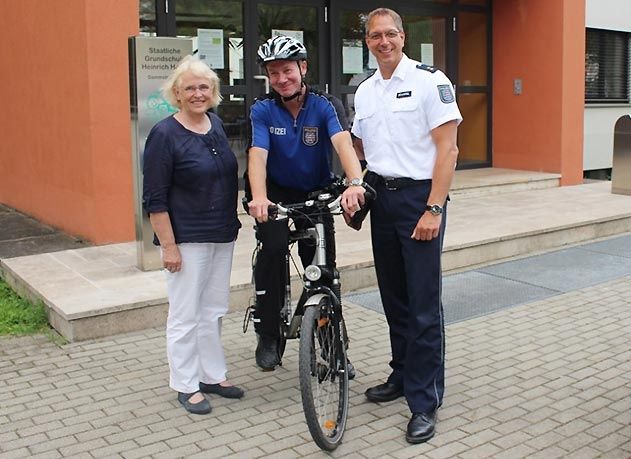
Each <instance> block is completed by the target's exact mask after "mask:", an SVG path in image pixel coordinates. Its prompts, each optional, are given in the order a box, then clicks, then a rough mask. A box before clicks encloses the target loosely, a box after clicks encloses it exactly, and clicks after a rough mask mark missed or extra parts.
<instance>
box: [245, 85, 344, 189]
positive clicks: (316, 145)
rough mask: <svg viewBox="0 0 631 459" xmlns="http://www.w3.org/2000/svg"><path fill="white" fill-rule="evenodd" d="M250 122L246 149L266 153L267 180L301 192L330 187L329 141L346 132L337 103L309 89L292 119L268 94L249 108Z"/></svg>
mask: <svg viewBox="0 0 631 459" xmlns="http://www.w3.org/2000/svg"><path fill="white" fill-rule="evenodd" d="M250 121H251V123H252V141H251V143H250V146H252V147H259V148H262V149H264V150H267V152H268V155H267V177H268V179H270V180H272V181H273V182H274V183H276V184H277V185H280V186H282V187H287V188H293V189H297V190H301V191H313V190H316V189H318V188H321V187H323V186H326V185H328V184H329V183H331V181H332V180H333V172H332V171H331V150H332V148H333V146H332V144H331V137H332V136H334V135H335V134H337V133H339V132H342V131H344V130H346V129H347V128H348V126H347V121H346V116H345V115H344V107H343V105H342V102H341V101H340V100H339V99H337V98H336V97H333V96H331V95H330V94H324V93H320V92H316V91H313V90H311V89H309V90H307V92H306V94H305V100H304V103H303V106H302V109H301V110H300V113H299V114H298V118H297V119H294V118H293V116H292V115H291V113H290V112H289V111H288V110H287V109H286V108H285V107H284V105H283V104H282V102H281V101H280V98H279V97H278V95H276V94H273V93H270V94H268V95H267V96H265V97H264V98H261V99H257V100H256V101H255V103H254V104H253V105H252V108H251V109H250Z"/></svg>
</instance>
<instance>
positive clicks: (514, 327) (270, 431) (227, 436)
mask: <svg viewBox="0 0 631 459" xmlns="http://www.w3.org/2000/svg"><path fill="white" fill-rule="evenodd" d="M346 311H347V312H346V313H345V316H346V318H347V320H348V322H349V330H350V334H351V339H352V342H351V349H350V351H349V355H350V357H351V359H352V360H353V362H354V364H355V366H356V368H357V371H358V374H357V378H356V379H355V381H353V382H352V383H351V407H350V414H349V421H348V428H347V432H346V435H345V437H344V442H343V444H342V445H341V446H340V447H339V448H338V449H337V450H336V451H335V452H334V453H333V454H332V455H331V456H333V457H357V458H373V457H379V458H383V457H393V458H408V457H421V458H430V459H439V458H462V459H465V458H487V457H489V458H519V457H528V458H546V459H548V458H555V457H572V458H590V457H605V458H629V457H631V358H630V357H631V276H627V277H622V278H619V279H616V280H613V281H609V282H606V283H602V284H599V285H596V286H592V287H589V288H584V289H581V290H575V291H571V292H568V293H565V294H562V295H557V296H554V297H551V298H547V299H544V300H540V301H536V302H532V303H528V304H522V305H520V306H516V307H512V308H509V309H504V310H501V311H499V312H495V313H492V314H489V315H486V316H483V317H478V318H475V319H469V320H466V321H463V322H458V323H455V324H451V325H449V326H447V380H446V381H447V388H446V396H445V400H444V405H443V408H442V409H441V410H440V411H439V416H438V419H439V422H438V426H437V434H436V436H435V437H434V438H433V439H432V440H430V441H429V442H428V443H426V444H423V445H415V446H412V445H408V444H407V443H406V442H405V439H404V428H405V425H406V423H407V420H408V416H409V413H408V410H407V406H406V404H405V402H404V401H402V400H401V399H399V400H397V401H396V402H392V403H387V404H379V405H377V404H372V403H368V402H367V401H366V400H365V398H364V395H363V393H364V391H365V390H366V388H368V387H370V386H372V385H374V384H376V383H378V382H381V381H382V380H383V379H384V378H385V377H386V375H387V361H388V355H389V343H388V335H387V328H386V324H385V319H384V317H383V315H381V314H379V313H378V312H375V311H372V310H368V309H365V308H363V307H361V306H358V305H354V304H348V305H347V309H346ZM241 324H242V315H241V313H232V314H229V315H228V316H227V317H226V318H225V319H224V336H223V338H224V347H225V349H226V354H227V360H228V364H229V377H230V379H231V380H232V381H234V382H235V383H237V384H239V385H241V386H243V387H244V388H245V389H246V390H247V393H246V397H245V398H244V399H242V400H236V401H235V400H225V399H219V398H218V397H216V396H212V397H211V399H210V400H211V404H212V406H213V412H212V413H211V414H210V415H209V416H195V415H189V414H187V413H186V412H185V411H184V410H183V409H182V408H181V407H180V406H179V405H178V403H177V401H176V398H175V394H174V392H172V391H171V390H170V389H169V388H168V387H167V381H168V374H167V362H166V356H165V343H164V330H163V329H148V330H146V331H143V332H135V333H130V334H125V335H119V336H115V337H111V338H108V339H99V340H94V341H87V342H80V343H72V344H67V345H62V346H58V345H56V344H53V343H52V342H50V341H49V340H48V339H47V338H45V337H43V336H35V337H26V338H4V339H0V457H1V458H3V459H4V458H19V457H46V458H56V457H85V458H99V457H123V458H139V457H156V458H175V457H203V458H212V457H231V456H233V457H239V458H248V457H266V456H273V457H275V458H293V457H314V458H317V457H326V456H327V455H326V454H324V453H322V452H321V451H319V449H318V448H317V447H316V446H315V444H314V443H313V442H312V440H311V438H310V436H309V433H308V430H307V426H306V424H305V422H304V416H303V413H302V406H301V400H300V391H299V387H298V378H297V355H296V350H297V342H290V343H289V344H288V350H287V353H286V356H285V358H284V366H283V367H282V368H280V369H278V370H277V371H275V372H269V373H262V372H259V371H258V370H257V369H256V368H255V366H254V362H253V350H254V346H255V339H254V334H253V331H252V330H250V331H248V334H247V335H243V334H242V332H241Z"/></svg>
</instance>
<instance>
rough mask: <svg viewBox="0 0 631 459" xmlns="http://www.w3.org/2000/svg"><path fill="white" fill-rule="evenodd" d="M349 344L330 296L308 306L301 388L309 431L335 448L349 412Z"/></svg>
mask: <svg viewBox="0 0 631 459" xmlns="http://www.w3.org/2000/svg"><path fill="white" fill-rule="evenodd" d="M346 365H347V364H346V348H345V346H344V343H343V338H342V333H341V324H340V320H339V318H338V317H337V316H336V315H335V314H334V313H333V309H332V306H331V303H330V299H329V298H328V297H323V298H322V300H321V301H320V304H319V305H317V306H309V307H307V308H306V309H305V312H304V316H303V318H302V325H301V328H300V352H299V362H298V368H299V372H300V392H301V395H302V407H303V410H304V413H305V418H306V420H307V426H309V432H311V436H312V437H313V440H314V441H315V442H316V444H317V445H318V446H319V447H320V448H322V449H324V450H326V451H333V450H334V449H335V448H337V446H338V445H339V444H340V442H341V441H342V436H343V435H344V429H345V427H346V417H347V414H348V373H347V371H346Z"/></svg>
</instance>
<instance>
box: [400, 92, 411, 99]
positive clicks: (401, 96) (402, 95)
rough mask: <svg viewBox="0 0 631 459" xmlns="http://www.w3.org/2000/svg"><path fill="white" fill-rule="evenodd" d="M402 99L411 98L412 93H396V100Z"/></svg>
mask: <svg viewBox="0 0 631 459" xmlns="http://www.w3.org/2000/svg"><path fill="white" fill-rule="evenodd" d="M404 97H412V91H402V92H398V93H397V99H403V98H404Z"/></svg>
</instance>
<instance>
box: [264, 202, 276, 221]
mask: <svg viewBox="0 0 631 459" xmlns="http://www.w3.org/2000/svg"><path fill="white" fill-rule="evenodd" d="M267 218H269V219H270V220H276V219H277V218H278V206H277V205H276V204H270V205H269V206H267Z"/></svg>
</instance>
